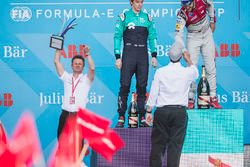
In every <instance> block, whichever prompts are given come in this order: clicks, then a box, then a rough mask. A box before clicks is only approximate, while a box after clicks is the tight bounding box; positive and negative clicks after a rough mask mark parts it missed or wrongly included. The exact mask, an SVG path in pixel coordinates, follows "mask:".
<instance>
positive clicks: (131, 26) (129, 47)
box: [114, 0, 157, 128]
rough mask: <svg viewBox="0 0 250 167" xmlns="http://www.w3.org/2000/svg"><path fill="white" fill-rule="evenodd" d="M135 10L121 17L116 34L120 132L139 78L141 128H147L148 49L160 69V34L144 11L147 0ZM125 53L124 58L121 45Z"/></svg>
mask: <svg viewBox="0 0 250 167" xmlns="http://www.w3.org/2000/svg"><path fill="white" fill-rule="evenodd" d="M130 4H131V6H132V8H131V9H130V10H128V11H126V12H124V13H122V14H120V15H119V16H118V20H117V22H116V25H115V33H114V54H115V57H116V67H117V68H118V69H120V70H121V73H120V90H119V96H118V114H119V119H118V123H117V125H116V127H117V128H123V127H124V122H125V118H124V115H125V112H126V110H127V99H128V94H129V91H130V85H131V78H132V76H133V75H134V74H135V76H136V92H137V106H138V112H139V126H140V127H147V126H148V125H147V124H146V121H145V112H146V111H145V101H146V87H147V81H148V66H149V65H148V64H149V60H148V59H149V58H148V48H147V44H149V47H150V52H151V55H152V65H153V66H154V67H156V66H157V59H156V56H157V48H156V46H157V44H156V30H155V25H154V22H153V20H152V18H151V17H150V16H149V15H148V14H147V13H145V12H143V11H142V10H141V8H142V5H143V0H130ZM122 39H123V45H124V46H123V52H122V57H121V41H122Z"/></svg>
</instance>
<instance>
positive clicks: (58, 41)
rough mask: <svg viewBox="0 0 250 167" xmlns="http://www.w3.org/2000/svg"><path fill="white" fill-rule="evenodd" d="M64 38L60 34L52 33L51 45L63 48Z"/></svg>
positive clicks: (59, 48) (55, 47)
mask: <svg viewBox="0 0 250 167" xmlns="http://www.w3.org/2000/svg"><path fill="white" fill-rule="evenodd" d="M63 43H64V38H63V37H61V36H58V35H52V36H51V37H50V45H49V46H50V47H51V48H54V49H58V50H62V49H63Z"/></svg>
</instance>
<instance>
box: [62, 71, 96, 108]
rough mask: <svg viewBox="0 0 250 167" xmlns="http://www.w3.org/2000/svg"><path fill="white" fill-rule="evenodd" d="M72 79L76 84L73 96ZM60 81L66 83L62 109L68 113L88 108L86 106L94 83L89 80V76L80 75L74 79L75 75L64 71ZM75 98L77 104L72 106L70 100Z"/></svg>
mask: <svg viewBox="0 0 250 167" xmlns="http://www.w3.org/2000/svg"><path fill="white" fill-rule="evenodd" d="M72 78H73V83H74V88H75V91H74V93H73V94H72ZM60 79H61V80H62V81H63V83H64V96H63V104H62V109H64V110H66V111H68V112H76V111H78V109H79V107H81V108H86V104H87V103H88V93H89V90H90V87H91V84H92V82H91V81H90V80H89V78H88V76H87V74H85V75H83V74H80V75H79V76H78V78H74V77H73V74H69V73H68V72H66V71H64V73H63V75H62V76H61V77H60ZM72 96H73V97H74V98H75V103H74V104H70V98H71V97H72Z"/></svg>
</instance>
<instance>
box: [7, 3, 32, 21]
mask: <svg viewBox="0 0 250 167" xmlns="http://www.w3.org/2000/svg"><path fill="white" fill-rule="evenodd" d="M10 17H11V18H12V20H13V21H16V22H26V21H29V20H30V19H31V17H32V12H31V10H30V8H28V7H26V6H23V7H22V6H16V7H14V8H12V9H11V11H10Z"/></svg>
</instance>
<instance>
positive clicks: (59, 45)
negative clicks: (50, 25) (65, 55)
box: [49, 18, 77, 50]
mask: <svg viewBox="0 0 250 167" xmlns="http://www.w3.org/2000/svg"><path fill="white" fill-rule="evenodd" d="M75 20H76V18H74V19H73V20H72V21H70V22H69V24H68V25H67V26H66V27H65V28H63V26H64V24H65V20H64V21H63V25H62V28H61V31H60V33H59V35H52V36H51V37H50V45H49V46H50V47H51V48H54V49H58V50H62V49H63V43H64V35H65V34H66V33H67V32H68V31H69V30H70V29H74V26H75V25H77V24H76V23H74V24H73V22H74V21H75Z"/></svg>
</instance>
